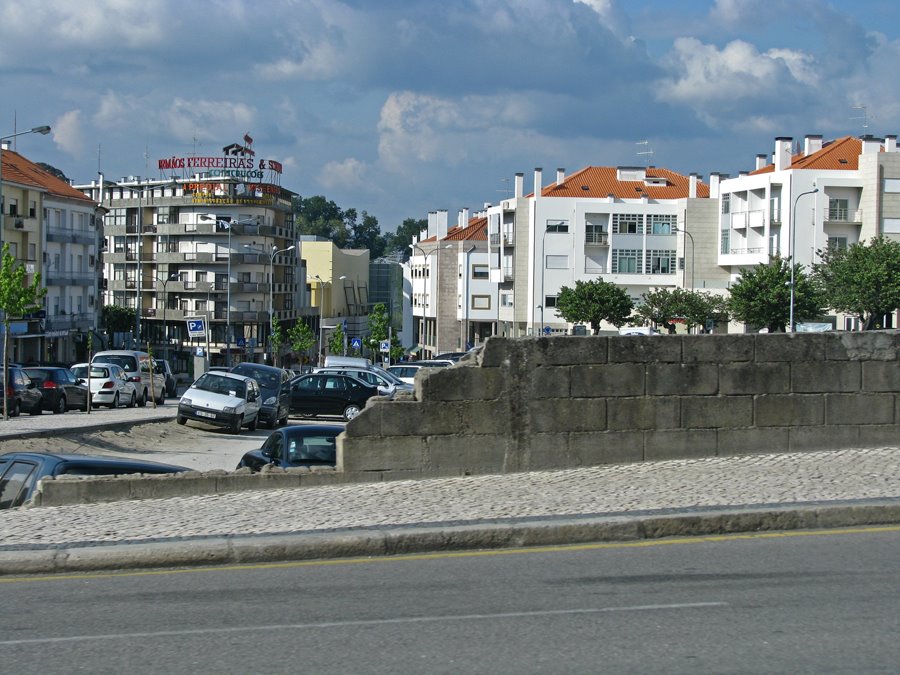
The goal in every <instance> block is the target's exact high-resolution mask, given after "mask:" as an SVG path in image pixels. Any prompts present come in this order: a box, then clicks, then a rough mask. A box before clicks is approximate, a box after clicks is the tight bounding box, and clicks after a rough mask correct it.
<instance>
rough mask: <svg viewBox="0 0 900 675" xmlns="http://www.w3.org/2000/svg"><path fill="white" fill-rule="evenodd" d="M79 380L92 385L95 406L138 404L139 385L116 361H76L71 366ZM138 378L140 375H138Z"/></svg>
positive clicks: (131, 405) (92, 399) (113, 406)
mask: <svg viewBox="0 0 900 675" xmlns="http://www.w3.org/2000/svg"><path fill="white" fill-rule="evenodd" d="M69 370H71V371H72V374H73V375H75V378H76V379H77V380H78V381H79V382H83V383H84V384H87V383H88V379H90V385H91V405H92V406H93V407H94V408H99V407H100V406H107V407H108V408H118V407H119V406H121V405H124V406H126V407H128V408H134V407H135V406H136V405H137V398H138V397H137V385H136V384H135V382H134V378H129V377H128V375H126V374H125V371H124V370H123V369H122V366H119V365H116V364H115V363H90V364H88V363H76V364H75V365H74V366H72V367H71V368H69ZM137 378H138V380H139V379H140V376H137Z"/></svg>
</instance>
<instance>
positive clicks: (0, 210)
mask: <svg viewBox="0 0 900 675" xmlns="http://www.w3.org/2000/svg"><path fill="white" fill-rule="evenodd" d="M49 133H50V127H48V126H46V125H44V126H40V127H33V128H31V129H29V130H28V131H20V132H19V133H17V134H9V135H8V136H0V203H2V208H0V251H3V210H4V209H5V208H6V203H5V202H3V201H2V193H3V143H4V142H5V141H8V140H11V139H13V138H16V137H17V136H25V135H27V134H41V135H42V136H46V135H47V134H49Z"/></svg>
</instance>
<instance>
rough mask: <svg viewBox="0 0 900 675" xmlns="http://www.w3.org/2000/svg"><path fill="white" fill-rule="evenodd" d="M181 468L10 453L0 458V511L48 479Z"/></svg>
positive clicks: (113, 459) (178, 469) (180, 468)
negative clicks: (39, 482) (64, 476)
mask: <svg viewBox="0 0 900 675" xmlns="http://www.w3.org/2000/svg"><path fill="white" fill-rule="evenodd" d="M181 471H190V469H186V468H184V467H183V466H174V465H171V464H158V463H157V462H145V461H141V460H135V459H119V458H117V457H95V456H91V455H57V454H43V453H40V452H11V453H8V454H5V455H0V509H10V508H13V507H16V506H21V505H22V504H24V503H25V502H26V501H28V500H29V499H30V498H31V497H32V495H33V494H34V491H35V489H36V488H37V484H38V481H40V480H41V479H42V478H46V477H48V476H62V475H64V474H65V475H70V476H118V475H123V474H131V473H179V472H181Z"/></svg>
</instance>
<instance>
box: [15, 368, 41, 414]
mask: <svg viewBox="0 0 900 675" xmlns="http://www.w3.org/2000/svg"><path fill="white" fill-rule="evenodd" d="M16 383H17V385H19V386H21V387H22V410H40V408H41V404H42V400H43V398H44V395H43V394H42V393H41V390H40V389H38V387H37V385H36V384H35V383H34V380H32V379H31V378H30V377H28V375H26V374H25V371H24V370H18V369H17V370H16Z"/></svg>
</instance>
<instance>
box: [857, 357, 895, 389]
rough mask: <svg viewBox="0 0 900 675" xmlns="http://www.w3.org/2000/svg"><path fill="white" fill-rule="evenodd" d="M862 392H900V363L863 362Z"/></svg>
mask: <svg viewBox="0 0 900 675" xmlns="http://www.w3.org/2000/svg"><path fill="white" fill-rule="evenodd" d="M862 390H863V391H892V392H900V361H863V362H862Z"/></svg>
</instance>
